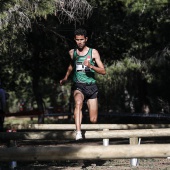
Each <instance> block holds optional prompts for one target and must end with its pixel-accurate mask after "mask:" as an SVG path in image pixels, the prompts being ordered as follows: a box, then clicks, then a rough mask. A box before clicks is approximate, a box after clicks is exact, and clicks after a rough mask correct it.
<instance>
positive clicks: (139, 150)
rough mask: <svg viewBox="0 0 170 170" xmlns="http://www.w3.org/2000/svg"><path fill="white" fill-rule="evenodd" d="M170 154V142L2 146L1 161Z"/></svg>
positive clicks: (164, 155) (157, 156)
mask: <svg viewBox="0 0 170 170" xmlns="http://www.w3.org/2000/svg"><path fill="white" fill-rule="evenodd" d="M168 156H170V144H155V145H109V146H82V145H76V146H73V145H69V146H68V145H67V146H55V147H42V146H40V147H19V148H17V147H13V148H0V161H13V160H15V161H54V160H80V159H82V160H88V159H90V160H92V159H93V160H94V159H96V160H100V159H114V158H133V157H135V158H165V157H166V158H167V157H168Z"/></svg>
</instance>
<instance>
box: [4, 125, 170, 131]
mask: <svg viewBox="0 0 170 170" xmlns="http://www.w3.org/2000/svg"><path fill="white" fill-rule="evenodd" d="M5 128H8V129H16V130H25V129H28V130H75V124H5ZM81 128H82V130H103V129H155V128H170V124H82V126H81Z"/></svg>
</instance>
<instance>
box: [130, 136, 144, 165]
mask: <svg viewBox="0 0 170 170" xmlns="http://www.w3.org/2000/svg"><path fill="white" fill-rule="evenodd" d="M129 140H130V145H138V144H140V140H141V139H140V138H139V139H138V138H137V137H134V138H130V139H129ZM130 164H131V166H138V165H139V161H138V159H137V158H131V159H130Z"/></svg>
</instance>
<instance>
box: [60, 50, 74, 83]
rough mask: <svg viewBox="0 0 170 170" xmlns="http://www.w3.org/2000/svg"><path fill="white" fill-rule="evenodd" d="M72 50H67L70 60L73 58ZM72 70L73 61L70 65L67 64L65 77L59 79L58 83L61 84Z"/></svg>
mask: <svg viewBox="0 0 170 170" xmlns="http://www.w3.org/2000/svg"><path fill="white" fill-rule="evenodd" d="M73 52H74V50H73V49H72V50H70V51H69V55H70V57H71V60H72V59H73ZM72 70H73V63H72V62H71V63H70V65H69V66H68V69H67V72H66V75H65V77H64V78H63V79H62V80H60V85H61V86H62V85H63V84H64V83H65V82H66V81H67V79H68V77H69V75H70V74H71V72H72Z"/></svg>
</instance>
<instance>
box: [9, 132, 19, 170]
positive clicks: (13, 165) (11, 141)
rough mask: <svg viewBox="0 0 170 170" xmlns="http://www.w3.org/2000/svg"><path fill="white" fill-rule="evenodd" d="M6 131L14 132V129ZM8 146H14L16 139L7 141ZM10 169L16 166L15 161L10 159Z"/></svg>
mask: <svg viewBox="0 0 170 170" xmlns="http://www.w3.org/2000/svg"><path fill="white" fill-rule="evenodd" d="M7 132H11V133H13V132H16V130H7ZM9 147H16V141H15V140H10V141H9ZM9 166H10V169H11V170H13V169H16V168H17V161H12V162H10V165H9Z"/></svg>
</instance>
